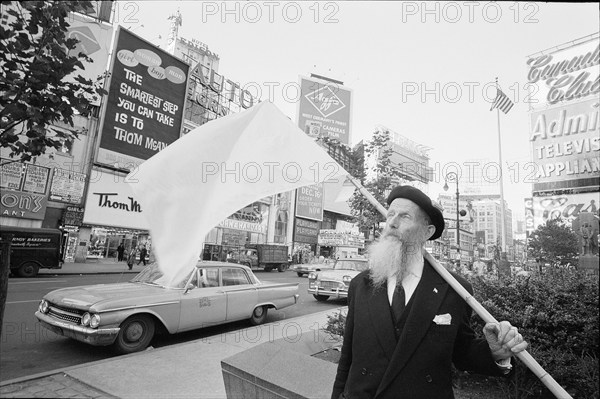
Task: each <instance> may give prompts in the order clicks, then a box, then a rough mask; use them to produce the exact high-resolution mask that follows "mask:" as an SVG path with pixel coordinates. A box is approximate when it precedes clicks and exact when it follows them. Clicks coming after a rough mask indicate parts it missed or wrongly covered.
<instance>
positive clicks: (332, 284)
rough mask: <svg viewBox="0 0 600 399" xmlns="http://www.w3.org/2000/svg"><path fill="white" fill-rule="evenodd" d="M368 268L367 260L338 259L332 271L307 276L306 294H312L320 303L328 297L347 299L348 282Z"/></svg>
mask: <svg viewBox="0 0 600 399" xmlns="http://www.w3.org/2000/svg"><path fill="white" fill-rule="evenodd" d="M368 268H369V261H368V260H367V259H363V258H348V259H338V260H337V261H336V262H335V264H334V265H333V269H332V270H323V271H320V272H312V273H310V274H309V275H308V293H309V294H313V296H314V297H315V299H316V300H317V301H320V302H324V301H326V300H327V299H329V297H334V298H336V299H338V298H347V297H348V287H349V286H350V281H352V279H353V278H354V277H356V276H357V275H358V274H359V273H360V272H362V271H364V270H367V269H368Z"/></svg>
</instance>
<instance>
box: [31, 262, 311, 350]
mask: <svg viewBox="0 0 600 399" xmlns="http://www.w3.org/2000/svg"><path fill="white" fill-rule="evenodd" d="M164 280H165V279H164V277H163V274H162V272H161V271H160V269H159V268H158V265H157V264H156V263H152V264H149V265H148V266H147V267H145V268H144V270H143V271H142V272H141V273H139V274H138V275H137V276H135V277H134V278H133V279H132V280H131V281H130V282H125V283H116V284H98V285H88V286H81V287H73V288H63V289H59V290H55V291H52V292H50V293H48V294H46V295H45V296H44V298H43V299H42V301H41V302H40V305H39V308H38V311H37V312H36V313H35V316H36V317H37V318H38V319H39V321H40V323H41V325H42V326H43V327H45V328H47V329H49V330H51V331H53V332H55V333H56V334H59V335H63V336H65V337H69V338H73V339H76V340H78V341H81V342H85V343H88V344H91V345H96V346H107V345H113V347H114V349H115V350H116V351H117V352H118V353H131V352H138V351H141V350H144V349H145V348H146V347H147V346H148V345H149V344H150V341H151V340H152V338H153V336H154V334H155V332H158V331H166V332H168V333H169V334H174V333H179V332H182V331H188V330H194V329H197V328H202V327H208V326H213V325H217V324H223V323H229V322H232V321H237V320H243V319H249V320H250V322H251V324H253V325H258V324H262V323H264V322H265V320H266V318H267V311H268V309H270V308H274V309H282V308H285V307H288V306H291V305H294V304H295V303H296V302H297V300H298V297H299V295H298V284H296V283H270V282H261V281H259V280H258V278H256V276H255V275H254V273H252V270H250V268H248V267H247V266H244V265H237V264H232V263H225V262H215V261H201V262H198V264H197V265H196V267H194V268H193V270H190V275H189V277H188V278H186V279H185V280H184V281H182V282H181V283H180V284H178V285H176V286H168V285H166V284H165V283H164Z"/></svg>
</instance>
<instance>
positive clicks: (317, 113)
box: [298, 76, 352, 145]
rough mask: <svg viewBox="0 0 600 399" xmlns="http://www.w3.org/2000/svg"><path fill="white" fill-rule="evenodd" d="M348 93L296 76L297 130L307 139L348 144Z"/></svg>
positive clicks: (349, 110)
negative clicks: (298, 98) (297, 94)
mask: <svg viewBox="0 0 600 399" xmlns="http://www.w3.org/2000/svg"><path fill="white" fill-rule="evenodd" d="M351 105H352V90H350V89H348V88H347V87H344V86H342V85H341V84H337V83H333V82H329V81H324V80H320V79H315V78H307V77H303V76H300V100H299V101H298V126H299V127H300V129H302V130H304V132H305V133H306V134H308V135H309V136H310V137H314V138H316V137H329V138H332V139H337V140H339V141H340V142H342V143H344V144H347V145H349V144H350V133H351V132H350V128H351V126H350V117H351Z"/></svg>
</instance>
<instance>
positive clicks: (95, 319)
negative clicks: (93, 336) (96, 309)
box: [90, 314, 100, 328]
mask: <svg viewBox="0 0 600 399" xmlns="http://www.w3.org/2000/svg"><path fill="white" fill-rule="evenodd" d="M99 325H100V315H99V314H93V315H92V318H91V319H90V327H92V328H96V327H98V326H99Z"/></svg>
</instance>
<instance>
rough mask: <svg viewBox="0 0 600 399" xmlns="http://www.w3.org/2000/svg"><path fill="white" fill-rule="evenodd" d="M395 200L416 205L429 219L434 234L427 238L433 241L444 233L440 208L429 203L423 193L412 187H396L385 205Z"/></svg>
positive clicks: (429, 200) (433, 203) (428, 199)
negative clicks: (402, 200)
mask: <svg viewBox="0 0 600 399" xmlns="http://www.w3.org/2000/svg"><path fill="white" fill-rule="evenodd" d="M396 198H406V199H407V200H410V201H412V202H414V203H415V204H417V205H418V206H419V208H421V209H422V210H423V211H424V212H425V213H426V214H427V215H428V216H429V219H431V224H433V225H434V226H435V233H433V235H432V236H431V238H429V239H430V240H435V239H436V238H440V237H441V235H442V231H444V215H443V214H442V207H441V206H440V205H439V204H437V203H436V202H435V201H431V198H429V197H428V196H427V195H425V193H423V192H422V191H421V190H419V189H418V188H415V187H413V186H396V187H394V189H393V190H392V192H391V193H390V195H389V196H388V198H387V204H388V205H390V204H391V203H392V201H394V200H395V199H396Z"/></svg>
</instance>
